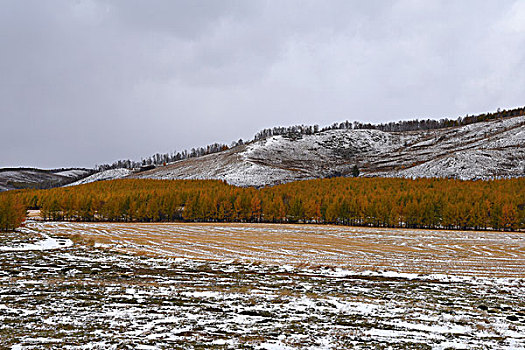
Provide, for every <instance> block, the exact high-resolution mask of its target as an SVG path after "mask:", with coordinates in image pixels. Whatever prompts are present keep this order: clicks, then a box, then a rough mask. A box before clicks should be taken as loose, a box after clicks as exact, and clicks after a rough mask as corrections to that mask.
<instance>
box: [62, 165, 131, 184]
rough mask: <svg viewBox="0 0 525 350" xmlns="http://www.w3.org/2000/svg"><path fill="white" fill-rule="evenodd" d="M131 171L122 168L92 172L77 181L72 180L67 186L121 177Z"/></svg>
mask: <svg viewBox="0 0 525 350" xmlns="http://www.w3.org/2000/svg"><path fill="white" fill-rule="evenodd" d="M131 173H132V171H131V170H130V169H124V168H119V169H109V170H104V171H101V172H98V173H96V174H93V175H91V176H88V177H85V178H83V179H81V180H79V181H76V182H73V183H71V184H69V185H67V186H77V185H83V184H87V183H91V182H95V181H104V180H115V179H121V178H123V177H126V176H128V175H130V174H131Z"/></svg>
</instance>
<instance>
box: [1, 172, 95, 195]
mask: <svg viewBox="0 0 525 350" xmlns="http://www.w3.org/2000/svg"><path fill="white" fill-rule="evenodd" d="M93 172H94V170H91V169H82V168H72V169H55V170H42V169H33V168H6V169H0V191H7V190H13V189H21V188H51V187H57V186H63V185H65V184H68V183H71V182H73V181H76V180H78V179H81V178H83V177H86V176H89V175H90V174H92V173H93Z"/></svg>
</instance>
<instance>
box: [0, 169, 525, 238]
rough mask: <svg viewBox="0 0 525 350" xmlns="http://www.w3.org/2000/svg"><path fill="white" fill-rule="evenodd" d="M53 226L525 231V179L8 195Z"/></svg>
mask: <svg viewBox="0 0 525 350" xmlns="http://www.w3.org/2000/svg"><path fill="white" fill-rule="evenodd" d="M1 195H2V196H14V197H17V198H19V199H20V200H21V201H23V203H25V205H26V206H27V207H29V208H35V209H37V208H38V209H41V210H42V215H43V216H44V217H45V219H48V220H79V221H129V222H133V221H143V222H156V221H199V222H222V221H228V222H276V223H287V222H290V223H318V224H324V223H330V224H342V225H366V226H377V227H406V228H447V229H494V230H518V229H525V179H523V178H522V179H509V180H494V181H459V180H449V179H416V180H410V179H385V178H333V179H318V180H308V181H298V182H293V183H288V184H284V185H279V186H275V187H271V188H263V189H255V188H240V187H235V186H230V185H228V184H226V183H224V182H221V181H216V180H209V181H198V180H133V179H126V180H115V181H104V182H97V183H92V184H87V185H82V186H76V187H69V188H56V189H51V190H24V191H16V192H8V193H2V194H1Z"/></svg>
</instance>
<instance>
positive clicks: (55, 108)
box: [0, 0, 525, 167]
mask: <svg viewBox="0 0 525 350" xmlns="http://www.w3.org/2000/svg"><path fill="white" fill-rule="evenodd" d="M523 23H525V5H524V3H523V2H520V1H484V2H479V1H415V0H399V1H389V2H388V1H367V2H363V1H346V0H345V1H328V2H327V1H320V0H317V1H241V0H239V1H168V0H165V1H160V0H159V1H138V0H133V1H129V0H127V1H116V0H115V1H109V0H89V1H88V0H77V1H66V0H63V1H58V0H57V1H45V2H44V1H36V0H35V1H23V2H22V1H16V0H13V1H4V2H3V9H2V11H1V12H0V33H2V34H1V35H0V47H1V50H2V55H0V77H2V78H1V79H0V120H1V125H2V131H3V132H2V137H1V138H0V166H39V167H59V166H93V165H94V164H95V163H101V162H111V161H113V160H116V159H119V158H132V159H139V158H140V157H141V156H148V155H150V154H152V153H155V152H169V151H172V150H175V149H178V150H180V149H183V148H191V147H192V146H200V145H205V144H208V143H212V142H215V141H221V142H229V141H231V140H234V139H238V138H240V137H242V138H249V137H251V136H253V134H254V133H255V132H256V131H258V130H259V129H261V128H263V127H271V126H275V125H289V124H296V123H305V124H313V123H317V124H321V125H324V124H330V123H332V122H334V121H339V120H345V119H349V120H361V121H373V122H380V121H391V120H399V119H408V118H415V117H419V118H421V117H424V118H427V117H431V118H441V117H457V116H458V115H464V114H466V113H469V114H472V113H478V112H484V111H491V110H495V109H497V108H498V107H502V108H505V107H515V106H521V105H524V104H525V103H524V102H523V96H525V71H524V70H523V68H522V67H524V64H525V49H524V47H525V46H524V44H525V25H524V24H523Z"/></svg>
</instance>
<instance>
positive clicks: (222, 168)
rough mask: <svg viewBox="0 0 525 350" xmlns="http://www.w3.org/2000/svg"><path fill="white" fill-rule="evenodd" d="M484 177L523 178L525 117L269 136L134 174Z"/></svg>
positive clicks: (256, 181) (237, 181) (258, 179)
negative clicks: (354, 169)
mask: <svg viewBox="0 0 525 350" xmlns="http://www.w3.org/2000/svg"><path fill="white" fill-rule="evenodd" d="M354 164H358V166H359V169H360V171H361V174H362V175H363V176H386V177H394V176H395V177H453V178H459V179H489V178H497V177H516V176H524V175H525V173H524V166H525V116H520V117H512V118H506V119H497V120H491V121H486V122H479V123H475V124H470V125H466V126H461V127H452V128H445V129H436V130H424V131H410V132H384V131H380V130H351V129H350V130H329V131H323V132H320V133H316V134H313V135H289V136H273V137H269V138H267V139H264V140H260V141H255V142H252V143H249V144H247V145H243V146H239V147H235V148H233V149H230V150H227V151H223V152H220V153H215V154H211V155H207V156H203V157H199V158H193V159H187V160H183V161H179V162H175V163H172V164H168V165H167V166H164V167H159V168H156V169H153V170H149V171H146V172H142V173H138V174H132V175H130V177H134V178H152V179H221V180H225V181H227V182H228V183H230V184H234V185H239V186H266V185H275V184H278V183H283V182H289V181H295V180H302V179H310V178H317V177H329V176H349V175H350V174H351V169H352V167H353V166H354Z"/></svg>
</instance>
